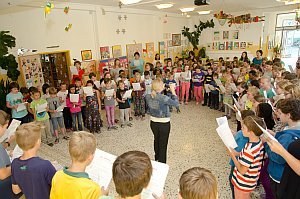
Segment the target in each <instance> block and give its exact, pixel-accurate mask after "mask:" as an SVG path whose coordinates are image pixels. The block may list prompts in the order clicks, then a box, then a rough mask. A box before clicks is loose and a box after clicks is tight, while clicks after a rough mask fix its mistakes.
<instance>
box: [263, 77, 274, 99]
mask: <svg viewBox="0 0 300 199" xmlns="http://www.w3.org/2000/svg"><path fill="white" fill-rule="evenodd" d="M260 93H261V94H262V95H264V96H265V98H266V99H270V100H271V101H273V97H274V96H275V95H276V93H275V90H274V89H273V88H272V85H271V80H270V79H269V78H268V77H262V78H260Z"/></svg>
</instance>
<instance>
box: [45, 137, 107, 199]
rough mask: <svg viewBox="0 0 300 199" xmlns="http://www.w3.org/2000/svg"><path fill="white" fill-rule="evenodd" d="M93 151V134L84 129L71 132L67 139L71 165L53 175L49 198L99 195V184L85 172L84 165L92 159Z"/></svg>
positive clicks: (94, 196) (94, 142)
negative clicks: (68, 139)
mask: <svg viewBox="0 0 300 199" xmlns="http://www.w3.org/2000/svg"><path fill="white" fill-rule="evenodd" d="M95 151H96V138H95V136H94V135H92V134H90V133H88V132H84V131H80V132H75V133H73V135H72V136H71V139H70V141H69V153H70V156H71V160H72V163H71V166H70V167H64V169H63V170H61V171H58V172H57V173H56V174H55V175H54V177H53V180H52V188H51V193H50V199H57V198H82V199H83V198H88V199H98V198H99V197H100V195H101V189H100V187H99V185H98V184H97V183H96V182H93V181H92V180H91V179H90V178H89V175H88V174H87V173H86V172H85V169H86V167H87V166H88V165H89V164H90V163H91V162H92V161H93V159H94V154H95ZM80 196H81V197H80Z"/></svg>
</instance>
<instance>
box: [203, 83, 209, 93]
mask: <svg viewBox="0 0 300 199" xmlns="http://www.w3.org/2000/svg"><path fill="white" fill-rule="evenodd" d="M204 88H205V92H206V93H209V92H210V89H209V84H204Z"/></svg>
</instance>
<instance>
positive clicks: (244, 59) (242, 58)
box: [240, 51, 249, 62]
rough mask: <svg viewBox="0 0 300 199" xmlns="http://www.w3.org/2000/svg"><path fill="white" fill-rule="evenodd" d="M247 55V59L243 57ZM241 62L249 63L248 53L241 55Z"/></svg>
mask: <svg viewBox="0 0 300 199" xmlns="http://www.w3.org/2000/svg"><path fill="white" fill-rule="evenodd" d="M244 53H245V55H246V56H245V57H243V54H244ZM240 60H241V61H243V62H245V61H248V60H249V58H248V53H247V52H246V51H244V52H242V55H241V58H240Z"/></svg>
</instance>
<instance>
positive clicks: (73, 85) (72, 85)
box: [68, 84, 76, 96]
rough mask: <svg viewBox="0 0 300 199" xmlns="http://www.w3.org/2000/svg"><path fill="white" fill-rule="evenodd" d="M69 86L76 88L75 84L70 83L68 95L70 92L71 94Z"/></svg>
mask: <svg viewBox="0 0 300 199" xmlns="http://www.w3.org/2000/svg"><path fill="white" fill-rule="evenodd" d="M71 88H75V89H76V85H75V84H70V85H69V88H68V91H69V92H68V96H70V94H71Z"/></svg>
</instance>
